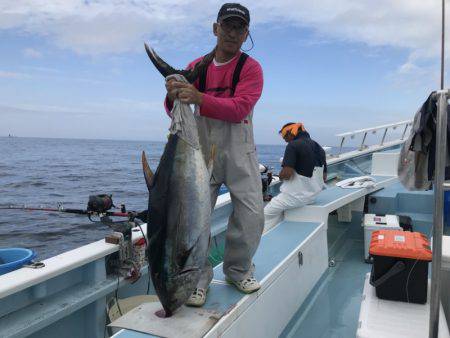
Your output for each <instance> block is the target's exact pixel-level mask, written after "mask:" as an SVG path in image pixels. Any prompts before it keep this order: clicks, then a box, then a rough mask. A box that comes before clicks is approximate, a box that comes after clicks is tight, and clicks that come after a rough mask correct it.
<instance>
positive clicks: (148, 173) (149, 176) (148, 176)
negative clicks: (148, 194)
mask: <svg viewBox="0 0 450 338" xmlns="http://www.w3.org/2000/svg"><path fill="white" fill-rule="evenodd" d="M142 169H143V170H144V178H145V183H146V184H147V188H148V191H150V187H151V186H152V184H153V171H152V170H151V169H150V166H149V165H148V162H147V156H145V151H142Z"/></svg>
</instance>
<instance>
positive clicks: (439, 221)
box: [429, 90, 448, 338]
mask: <svg viewBox="0 0 450 338" xmlns="http://www.w3.org/2000/svg"><path fill="white" fill-rule="evenodd" d="M447 105H448V103H447V91H442V90H441V91H439V92H438V109H437V117H436V147H435V151H436V161H435V169H434V170H435V171H434V187H433V188H434V214H433V261H432V263H431V264H432V265H431V293H430V322H429V323H430V324H429V337H430V338H437V336H438V332H439V306H440V300H439V295H440V294H439V292H440V278H441V259H442V235H443V227H444V217H443V212H444V178H445V166H446V155H447ZM443 320H445V318H443Z"/></svg>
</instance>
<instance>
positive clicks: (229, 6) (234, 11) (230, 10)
mask: <svg viewBox="0 0 450 338" xmlns="http://www.w3.org/2000/svg"><path fill="white" fill-rule="evenodd" d="M231 17H236V18H240V19H242V20H244V21H245V23H246V24H247V25H249V24H250V12H249V11H248V9H247V8H246V7H244V6H242V5H241V4H238V3H226V4H223V5H222V7H220V10H219V14H217V21H219V20H223V19H227V18H231Z"/></svg>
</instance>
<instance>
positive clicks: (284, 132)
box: [280, 123, 306, 137]
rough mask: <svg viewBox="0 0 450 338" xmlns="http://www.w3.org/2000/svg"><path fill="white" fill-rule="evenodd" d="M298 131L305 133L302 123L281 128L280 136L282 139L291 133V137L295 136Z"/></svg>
mask: <svg viewBox="0 0 450 338" xmlns="http://www.w3.org/2000/svg"><path fill="white" fill-rule="evenodd" d="M299 130H301V131H306V129H305V127H304V126H303V123H292V124H288V125H287V126H284V127H283V128H281V130H280V134H281V136H283V137H285V136H286V135H287V133H291V134H292V135H294V136H297V134H298V131H299Z"/></svg>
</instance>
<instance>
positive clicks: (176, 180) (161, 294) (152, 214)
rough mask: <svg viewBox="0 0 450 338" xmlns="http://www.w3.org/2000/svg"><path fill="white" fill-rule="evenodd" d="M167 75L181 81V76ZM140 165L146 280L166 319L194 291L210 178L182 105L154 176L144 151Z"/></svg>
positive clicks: (177, 105)
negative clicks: (144, 207) (143, 191)
mask: <svg viewBox="0 0 450 338" xmlns="http://www.w3.org/2000/svg"><path fill="white" fill-rule="evenodd" d="M173 76H174V77H176V79H177V80H178V81H186V79H185V78H184V77H183V76H181V75H173ZM213 152H214V151H212V153H213ZM212 156H213V155H212ZM212 156H211V158H212ZM142 163H143V167H144V176H145V180H146V183H147V187H148V189H149V195H150V197H149V209H148V210H149V213H148V225H147V229H148V230H147V231H148V236H149V247H148V251H147V254H148V260H149V264H150V270H151V278H152V281H153V285H154V287H155V290H156V294H157V295H158V298H159V300H160V301H161V304H162V306H163V308H164V311H165V314H164V315H165V316H167V317H168V316H171V315H172V313H173V312H174V311H175V310H176V309H177V308H179V307H180V306H181V305H182V304H184V303H185V302H186V300H187V299H188V297H189V296H190V295H191V294H192V292H193V291H194V289H195V287H196V286H197V283H198V281H199V279H200V273H201V268H202V267H203V266H204V263H205V259H207V255H208V242H209V222H210V216H211V202H210V192H209V179H210V175H209V172H208V168H207V165H206V163H205V160H204V158H203V154H202V151H201V147H200V143H199V137H198V131H197V124H196V121H195V118H194V115H193V112H192V110H191V108H190V107H189V105H188V104H184V103H181V102H180V101H178V100H175V102H174V107H173V110H172V123H171V126H170V136H169V140H168V142H167V144H166V147H165V149H164V153H163V155H162V157H161V160H160V162H159V166H158V169H157V170H156V173H155V175H153V174H152V173H151V170H150V168H149V166H148V163H147V160H146V158H145V153H143V154H142Z"/></svg>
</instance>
